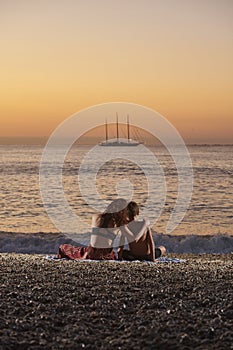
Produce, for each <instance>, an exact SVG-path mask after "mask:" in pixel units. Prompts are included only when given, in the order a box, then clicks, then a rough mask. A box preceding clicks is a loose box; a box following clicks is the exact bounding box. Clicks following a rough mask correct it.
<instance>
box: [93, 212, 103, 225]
mask: <svg viewBox="0 0 233 350" xmlns="http://www.w3.org/2000/svg"><path fill="white" fill-rule="evenodd" d="M100 221H101V214H94V215H92V221H91V226H92V227H99V226H100Z"/></svg>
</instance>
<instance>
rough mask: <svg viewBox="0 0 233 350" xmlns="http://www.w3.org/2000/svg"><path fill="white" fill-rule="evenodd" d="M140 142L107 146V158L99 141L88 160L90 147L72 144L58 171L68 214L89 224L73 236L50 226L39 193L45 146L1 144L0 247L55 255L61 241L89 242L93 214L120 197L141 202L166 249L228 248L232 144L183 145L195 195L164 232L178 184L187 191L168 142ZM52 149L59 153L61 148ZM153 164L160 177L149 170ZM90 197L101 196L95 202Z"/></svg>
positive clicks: (232, 236) (232, 226)
mask: <svg viewBox="0 0 233 350" xmlns="http://www.w3.org/2000/svg"><path fill="white" fill-rule="evenodd" d="M138 147H139V148H140V147H141V146H137V147H129V148H130V149H131V150H130V152H131V153H132V154H134V157H133V158H132V157H130V156H129V149H128V148H127V147H111V152H110V153H111V154H110V157H109V156H108V157H106V152H109V150H108V151H107V150H106V147H102V148H100V149H98V155H97V156H96V155H93V156H92V158H91V160H92V164H91V165H90V163H88V164H86V163H85V162H87V158H88V157H87V156H88V155H89V154H91V153H90V152H91V151H92V149H93V145H92V146H91V145H89V146H88V145H74V146H73V147H72V148H71V149H70V151H69V152H68V154H67V156H66V158H65V161H64V164H63V169H62V184H63V190H64V196H65V198H66V200H67V203H68V205H69V206H70V208H72V211H73V213H75V215H77V216H78V217H79V218H81V219H82V222H84V223H85V224H86V232H83V229H82V230H81V229H79V227H78V225H77V227H76V228H75V232H74V235H75V237H76V238H75V240H74V239H73V238H71V237H70V236H67V235H66V234H65V233H64V232H62V230H61V229H60V227H57V226H56V225H55V224H54V222H53V220H52V219H51V217H50V216H49V215H48V213H47V211H46V208H45V205H44V202H43V199H42V197H43V196H42V194H41V186H40V170H41V157H42V154H43V151H44V149H45V148H44V145H40V144H38V145H15V144H14V145H13V144H12V145H0V184H1V196H0V207H1V211H0V252H16V253H39V254H55V253H56V252H57V249H58V246H59V245H60V244H61V243H74V244H75V242H76V244H77V242H78V243H80V244H84V245H86V244H88V240H89V238H90V229H91V217H92V215H93V214H94V213H96V212H98V211H99V209H100V208H102V210H104V207H105V206H106V205H107V203H109V202H110V201H111V200H113V199H115V198H117V197H119V196H120V197H125V198H126V199H127V200H134V201H136V202H137V203H138V204H139V205H140V208H141V216H140V218H139V219H142V218H145V217H146V216H148V217H149V220H150V222H151V226H152V229H153V235H154V240H155V244H156V245H159V244H163V245H165V246H166V248H167V251H168V252H169V253H196V254H202V253H221V254H226V253H231V252H232V251H233V145H190V146H187V150H188V153H189V155H190V159H191V162H192V169H191V172H190V176H192V178H193V187H192V188H191V190H190V187H189V189H188V190H189V191H191V194H192V197H191V200H190V202H189V205H188V206H187V208H185V210H184V208H182V210H183V211H184V212H183V218H182V220H181V221H180V222H177V223H176V227H174V229H173V230H172V231H169V232H167V223H168V221H169V218H170V217H171V214H172V212H173V210H174V207H175V204H176V200H177V196H178V194H177V193H178V190H182V191H186V190H187V189H186V188H185V187H184V188H183V189H179V176H178V171H177V168H176V164H175V162H174V159H173V157H172V156H171V155H170V154H169V152H168V150H167V149H166V148H165V147H163V146H161V145H158V146H153V147H152V146H148V147H145V146H143V148H142V149H141V150H140V152H139V148H138ZM109 149H110V147H109ZM101 152H102V153H101ZM55 155H56V156H58V157H59V150H58V151H57V152H56V151H55ZM148 155H149V156H148ZM135 156H136V158H135ZM148 157H152V158H153V157H154V159H155V161H154V164H153V167H151V168H150V169H149V173H148V172H147V171H145V169H147V168H148ZM135 159H136V161H135ZM150 159H151V158H150ZM89 161H90V159H89ZM151 163H153V159H152V162H151ZM48 167H49V165H48ZM155 168H156V169H157V170H158V171H157V172H156V171H155V172H156V176H157V180H156V176H154V177H153V176H151V172H152V175H153V169H155ZM80 170H82V174H81V175H82V176H81V177H80ZM148 174H150V175H149V177H148ZM85 176H86V177H85ZM80 178H82V187H83V184H84V187H85V179H86V189H85V188H82V189H81V188H80ZM90 181H91V182H90ZM48 187H49V186H48ZM151 188H153V190H150V189H151ZM48 191H51V188H50V189H48ZM52 191H56V186H54V187H52ZM156 191H158V193H159V194H158V195H156ZM92 192H93V193H92ZM94 192H95V193H94ZM95 196H97V197H95ZM53 198H55V199H54V201H53V202H52V203H50V206H51V207H53V206H56V195H55V196H54V197H53ZM93 198H97V199H98V200H96V203H95V200H93V201H92V200H91V199H93ZM101 203H102V206H101V205H100V204H101ZM95 204H96V206H95ZM154 204H155V205H154ZM61 211H62V209H61ZM61 214H62V213H61ZM84 231H85V230H84Z"/></svg>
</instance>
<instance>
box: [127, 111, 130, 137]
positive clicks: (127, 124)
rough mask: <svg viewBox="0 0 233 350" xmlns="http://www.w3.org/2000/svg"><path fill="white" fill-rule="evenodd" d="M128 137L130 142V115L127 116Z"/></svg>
mask: <svg viewBox="0 0 233 350" xmlns="http://www.w3.org/2000/svg"><path fill="white" fill-rule="evenodd" d="M127 136H128V142H130V131H129V115H128V114H127Z"/></svg>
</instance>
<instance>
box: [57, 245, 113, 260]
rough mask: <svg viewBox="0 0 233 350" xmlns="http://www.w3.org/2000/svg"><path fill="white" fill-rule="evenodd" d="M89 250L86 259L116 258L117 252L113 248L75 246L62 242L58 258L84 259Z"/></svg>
mask: <svg viewBox="0 0 233 350" xmlns="http://www.w3.org/2000/svg"><path fill="white" fill-rule="evenodd" d="M86 252H87V257H86V259H91V260H116V259H117V258H116V254H115V253H114V251H113V249H112V248H93V247H91V246H88V247H75V246H73V245H71V244H62V245H60V247H59V250H58V258H60V259H61V258H67V259H71V260H76V259H82V257H83V256H84V254H85V253H86Z"/></svg>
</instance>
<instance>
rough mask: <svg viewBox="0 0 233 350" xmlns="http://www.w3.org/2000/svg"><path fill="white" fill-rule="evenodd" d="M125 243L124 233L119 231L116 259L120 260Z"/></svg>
mask: <svg viewBox="0 0 233 350" xmlns="http://www.w3.org/2000/svg"><path fill="white" fill-rule="evenodd" d="M124 244H125V235H124V234H123V233H122V232H121V236H120V241H119V248H118V251H117V252H118V260H122V254H123V249H124Z"/></svg>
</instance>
